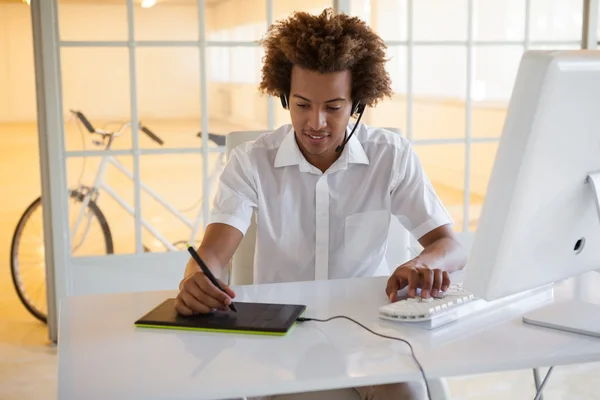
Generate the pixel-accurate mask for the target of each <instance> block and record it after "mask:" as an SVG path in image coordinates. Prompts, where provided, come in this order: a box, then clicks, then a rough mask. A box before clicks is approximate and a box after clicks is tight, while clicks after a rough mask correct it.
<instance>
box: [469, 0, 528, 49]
mask: <svg viewBox="0 0 600 400" xmlns="http://www.w3.org/2000/svg"><path fill="white" fill-rule="evenodd" d="M473 12H474V14H473V38H474V39H475V40H523V39H524V37H525V1H524V0H475V1H474V2H473Z"/></svg>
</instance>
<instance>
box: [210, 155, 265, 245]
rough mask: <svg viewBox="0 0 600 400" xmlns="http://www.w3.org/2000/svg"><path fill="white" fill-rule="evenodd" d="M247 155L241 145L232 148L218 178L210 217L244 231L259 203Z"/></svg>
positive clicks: (214, 220)
mask: <svg viewBox="0 0 600 400" xmlns="http://www.w3.org/2000/svg"><path fill="white" fill-rule="evenodd" d="M241 148H242V149H243V148H244V146H242V147H241ZM247 157H248V156H247V154H246V153H244V151H243V150H240V147H238V148H236V149H234V150H233V151H232V152H231V154H230V157H229V161H228V162H227V165H226V166H225V169H224V170H223V173H222V174H221V177H220V179H219V184H218V188H217V193H216V195H215V199H214V202H213V207H212V210H211V213H210V218H209V221H208V223H209V224H211V223H223V224H227V225H231V226H233V227H234V228H236V229H238V230H239V231H240V232H242V234H244V235H245V234H246V231H247V230H248V227H249V226H250V222H251V219H252V213H253V211H254V209H255V208H256V205H257V203H258V197H257V192H256V185H255V180H254V178H253V175H252V168H251V166H250V162H249V161H248V158H247Z"/></svg>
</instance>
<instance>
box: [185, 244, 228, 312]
mask: <svg viewBox="0 0 600 400" xmlns="http://www.w3.org/2000/svg"><path fill="white" fill-rule="evenodd" d="M187 248H188V251H189V252H190V254H191V255H192V258H193V259H194V260H195V261H196V262H197V263H198V265H199V266H200V268H201V269H202V272H204V275H206V276H207V277H208V279H210V281H211V282H212V284H213V285H215V286H216V287H218V288H219V289H220V290H221V291H222V292H223V293H227V292H226V291H225V289H223V288H222V287H221V285H220V284H219V282H218V281H217V279H216V278H215V276H214V275H213V274H212V272H210V269H208V267H207V266H206V264H204V261H202V259H201V258H200V255H199V254H198V252H197V251H196V249H194V248H193V247H192V246H190V245H189V244H188V245H187ZM229 308H231V310H232V311H235V312H237V310H236V309H235V306H234V305H233V301H232V302H231V304H230V305H229Z"/></svg>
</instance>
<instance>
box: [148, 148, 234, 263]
mask: <svg viewBox="0 0 600 400" xmlns="http://www.w3.org/2000/svg"><path fill="white" fill-rule="evenodd" d="M208 165H209V170H208V174H207V176H208V178H209V180H210V184H209V187H210V196H209V198H208V200H206V201H208V202H209V204H211V205H212V200H213V198H214V195H215V193H216V190H217V183H218V177H219V175H220V173H221V172H222V171H223V168H224V166H225V153H210V154H209V155H208ZM140 171H141V172H140V177H141V181H142V183H143V185H145V186H146V187H147V188H148V189H149V190H150V191H151V192H153V193H154V194H155V195H156V196H158V197H155V196H153V195H152V194H150V192H146V191H145V190H144V187H142V196H141V201H142V210H143V212H142V218H143V219H144V220H145V221H146V222H147V223H148V225H149V228H148V227H146V228H144V229H142V242H143V244H144V247H145V250H146V251H152V252H164V251H168V247H167V246H170V245H172V246H174V247H175V248H178V249H185V244H186V243H194V244H195V245H199V244H200V241H201V239H202V236H203V234H204V230H203V227H204V224H203V221H202V213H203V202H204V201H205V199H204V198H203V197H204V196H203V192H202V191H203V176H204V175H205V174H204V173H203V171H202V154H160V155H142V156H141V157H140ZM165 242H166V243H165Z"/></svg>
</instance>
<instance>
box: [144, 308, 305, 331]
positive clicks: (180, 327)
mask: <svg viewBox="0 0 600 400" xmlns="http://www.w3.org/2000/svg"><path fill="white" fill-rule="evenodd" d="M305 312H306V308H305V309H304V311H302V312H301V313H300V315H298V318H300V317H302V316H303V315H304V313H305ZM134 325H135V326H138V327H140V328H156V329H173V330H177V331H181V330H184V331H202V332H218V333H236V334H249V335H267V336H286V335H288V334H290V333H291V332H292V331H293V330H294V329H295V328H296V325H298V321H294V323H293V324H292V326H290V329H288V330H287V331H286V332H268V331H245V330H238V329H211V328H192V327H188V326H169V325H152V324H138V323H135V324H134Z"/></svg>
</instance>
